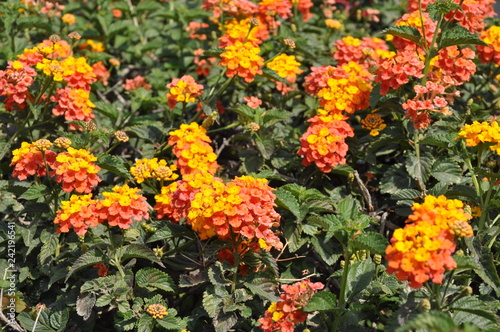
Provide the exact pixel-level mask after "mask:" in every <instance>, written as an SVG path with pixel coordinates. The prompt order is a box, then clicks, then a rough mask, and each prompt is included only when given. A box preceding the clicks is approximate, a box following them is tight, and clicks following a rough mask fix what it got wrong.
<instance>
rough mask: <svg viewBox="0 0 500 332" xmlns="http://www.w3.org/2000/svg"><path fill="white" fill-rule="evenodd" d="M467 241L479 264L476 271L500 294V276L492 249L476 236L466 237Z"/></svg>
mask: <svg viewBox="0 0 500 332" xmlns="http://www.w3.org/2000/svg"><path fill="white" fill-rule="evenodd" d="M465 243H466V244H467V247H468V248H469V250H470V251H471V253H472V257H474V260H475V261H476V264H477V265H478V268H476V269H474V271H475V272H476V273H477V274H478V275H479V277H481V279H483V281H484V282H485V283H487V284H488V285H490V286H491V287H492V288H493V289H494V290H495V293H496V294H497V296H500V278H499V276H498V273H497V270H496V267H495V263H494V261H493V254H492V253H491V250H490V249H489V248H488V247H487V246H484V245H482V244H481V241H480V240H479V239H478V238H477V237H475V236H473V237H469V238H465Z"/></svg>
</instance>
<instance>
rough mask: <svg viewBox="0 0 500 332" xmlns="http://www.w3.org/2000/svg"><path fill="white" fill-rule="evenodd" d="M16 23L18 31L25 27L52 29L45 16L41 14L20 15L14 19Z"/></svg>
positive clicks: (48, 30)
mask: <svg viewBox="0 0 500 332" xmlns="http://www.w3.org/2000/svg"><path fill="white" fill-rule="evenodd" d="M16 23H17V29H18V30H19V31H21V30H25V29H26V30H28V29H32V28H38V29H42V30H46V31H47V32H51V31H52V26H51V25H50V23H49V21H48V20H47V18H45V17H43V16H34V15H32V16H25V17H20V18H18V19H17V20H16Z"/></svg>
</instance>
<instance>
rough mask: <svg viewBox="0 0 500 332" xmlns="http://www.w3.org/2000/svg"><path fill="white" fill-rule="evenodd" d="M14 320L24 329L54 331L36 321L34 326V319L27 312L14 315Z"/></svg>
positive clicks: (37, 331) (44, 331)
mask: <svg viewBox="0 0 500 332" xmlns="http://www.w3.org/2000/svg"><path fill="white" fill-rule="evenodd" d="M16 320H17V321H18V322H19V324H20V325H21V326H22V327H24V328H25V329H26V331H33V330H36V332H54V330H53V329H50V328H48V327H45V326H43V325H41V324H40V323H38V324H37V325H36V329H34V327H35V320H34V319H33V317H31V315H30V314H29V313H28V312H21V313H19V315H17V316H16Z"/></svg>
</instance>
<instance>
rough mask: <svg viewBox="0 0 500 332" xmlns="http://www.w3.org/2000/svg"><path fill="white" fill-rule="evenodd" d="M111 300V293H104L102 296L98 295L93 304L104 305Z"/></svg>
mask: <svg viewBox="0 0 500 332" xmlns="http://www.w3.org/2000/svg"><path fill="white" fill-rule="evenodd" d="M111 301H113V295H111V294H104V295H103V296H100V297H99V298H98V299H97V300H96V302H95V306H96V307H105V306H107V305H109V304H110V303H111Z"/></svg>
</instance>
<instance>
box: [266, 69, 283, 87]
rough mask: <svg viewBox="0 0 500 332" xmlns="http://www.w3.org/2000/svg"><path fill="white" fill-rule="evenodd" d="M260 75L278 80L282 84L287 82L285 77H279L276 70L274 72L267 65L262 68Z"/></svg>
mask: <svg viewBox="0 0 500 332" xmlns="http://www.w3.org/2000/svg"><path fill="white" fill-rule="evenodd" d="M262 77H265V78H267V79H270V80H272V81H278V82H281V83H283V84H287V83H288V82H287V81H286V79H284V78H283V77H281V76H280V75H278V73H277V72H275V71H274V70H272V69H271V68H267V67H265V68H263V69H262Z"/></svg>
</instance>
